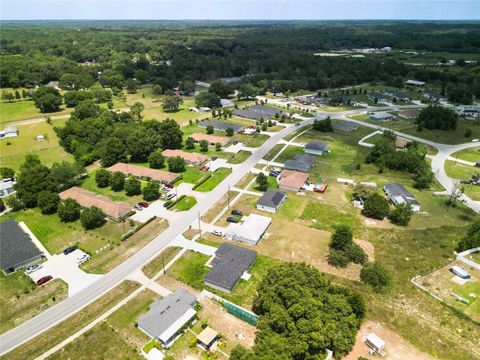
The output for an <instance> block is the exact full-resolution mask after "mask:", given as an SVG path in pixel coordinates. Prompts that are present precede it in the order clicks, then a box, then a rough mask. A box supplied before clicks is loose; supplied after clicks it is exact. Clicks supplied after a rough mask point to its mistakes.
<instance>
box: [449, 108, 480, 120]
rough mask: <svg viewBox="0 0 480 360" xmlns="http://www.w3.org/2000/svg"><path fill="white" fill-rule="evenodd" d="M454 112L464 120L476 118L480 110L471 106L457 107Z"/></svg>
mask: <svg viewBox="0 0 480 360" xmlns="http://www.w3.org/2000/svg"><path fill="white" fill-rule="evenodd" d="M455 112H456V113H457V114H458V115H459V116H462V117H464V118H473V119H474V118H477V117H479V116H480V109H479V108H476V107H473V106H461V107H458V108H457V109H456V110H455Z"/></svg>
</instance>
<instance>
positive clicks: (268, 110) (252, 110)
mask: <svg viewBox="0 0 480 360" xmlns="http://www.w3.org/2000/svg"><path fill="white" fill-rule="evenodd" d="M234 114H235V115H236V116H240V117H244V118H247V119H252V120H260V119H263V120H269V119H270V118H272V117H273V116H275V115H276V114H278V115H281V114H282V111H281V110H280V109H276V108H273V107H269V106H264V105H252V106H250V107H248V108H246V109H237V110H235V111H234Z"/></svg>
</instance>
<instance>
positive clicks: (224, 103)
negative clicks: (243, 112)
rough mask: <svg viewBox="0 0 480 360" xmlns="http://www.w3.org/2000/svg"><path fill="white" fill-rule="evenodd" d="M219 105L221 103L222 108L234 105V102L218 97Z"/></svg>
mask: <svg viewBox="0 0 480 360" xmlns="http://www.w3.org/2000/svg"><path fill="white" fill-rule="evenodd" d="M220 105H222V108H224V109H226V108H231V107H234V106H235V103H234V102H233V101H232V100H228V99H220Z"/></svg>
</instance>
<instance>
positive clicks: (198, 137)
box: [192, 133, 230, 146]
mask: <svg viewBox="0 0 480 360" xmlns="http://www.w3.org/2000/svg"><path fill="white" fill-rule="evenodd" d="M192 138H193V140H195V141H202V140H207V141H208V142H209V143H210V144H217V143H219V144H220V145H222V146H225V145H227V144H228V143H229V142H230V138H228V137H226V136H217V135H209V134H200V133H195V134H192Z"/></svg>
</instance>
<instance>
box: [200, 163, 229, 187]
mask: <svg viewBox="0 0 480 360" xmlns="http://www.w3.org/2000/svg"><path fill="white" fill-rule="evenodd" d="M231 172H232V169H229V168H220V169H217V170H216V171H214V172H213V173H211V174H212V176H211V177H210V178H209V179H208V180H207V181H205V182H204V183H203V184H202V185H200V186H199V187H197V188H196V189H195V190H197V191H203V192H207V191H212V190H213V189H214V188H215V187H216V186H217V185H218V184H220V183H221V182H222V181H223V179H225V178H226V177H227V176H228V175H230V173H231Z"/></svg>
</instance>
